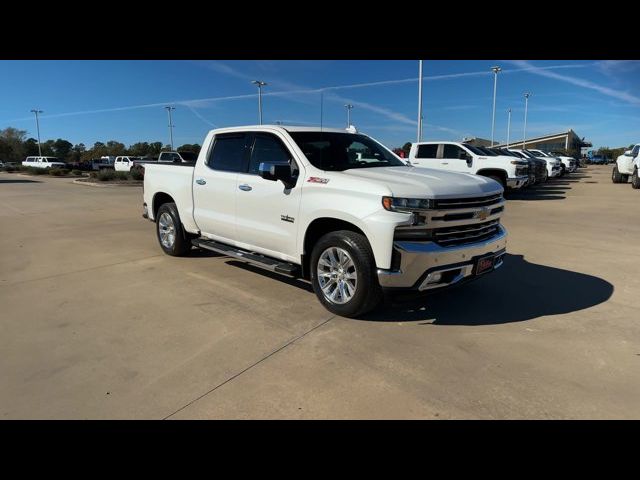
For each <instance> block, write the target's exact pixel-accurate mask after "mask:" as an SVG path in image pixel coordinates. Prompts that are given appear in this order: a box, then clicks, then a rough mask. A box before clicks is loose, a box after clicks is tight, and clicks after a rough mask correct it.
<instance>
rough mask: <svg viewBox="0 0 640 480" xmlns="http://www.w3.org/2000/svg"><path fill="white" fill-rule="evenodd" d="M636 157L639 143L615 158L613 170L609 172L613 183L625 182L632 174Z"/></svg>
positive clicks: (639, 146) (638, 151)
mask: <svg viewBox="0 0 640 480" xmlns="http://www.w3.org/2000/svg"><path fill="white" fill-rule="evenodd" d="M638 157H640V143H638V144H636V145H634V146H633V148H632V149H631V150H627V151H626V152H624V153H623V154H622V155H620V156H619V157H618V158H616V163H615V165H614V166H613V172H611V180H612V181H613V183H627V181H628V180H629V177H630V176H632V175H633V171H634V168H636V165H637V162H636V161H635V160H636V159H637V158H638ZM634 188H637V187H634Z"/></svg>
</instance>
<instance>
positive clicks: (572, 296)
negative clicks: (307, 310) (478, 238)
mask: <svg viewBox="0 0 640 480" xmlns="http://www.w3.org/2000/svg"><path fill="white" fill-rule="evenodd" d="M613 290H614V288H613V285H612V284H611V283H609V282H607V281H605V280H603V279H601V278H598V277H594V276H592V275H586V274H583V273H577V272H572V271H569V270H563V269H560V268H555V267H548V266H545V265H538V264H535V263H530V262H527V261H526V260H525V259H524V257H523V256H522V255H511V254H507V255H506V256H505V261H504V265H503V266H502V267H501V268H500V269H499V270H496V271H495V272H494V273H492V274H490V275H487V276H486V277H484V278H481V279H478V280H477V281H475V282H471V283H468V284H466V285H461V286H460V288H454V289H450V290H447V291H443V292H441V293H433V294H430V295H427V296H424V295H422V296H420V297H416V296H414V298H412V299H411V298H410V299H404V300H402V299H395V300H392V301H391V303H390V304H387V305H386V306H385V307H383V308H381V309H379V310H377V311H374V312H372V313H370V314H369V315H366V316H363V317H362V318H360V320H364V321H382V322H419V324H420V325H427V324H428V325H468V326H477V325H498V324H503V323H513V322H522V321H525V320H531V319H534V318H538V317H542V316H545V315H558V314H563V313H569V312H575V311H578V310H584V309H586V308H590V307H593V306H594V305H598V304H600V303H603V302H605V301H607V300H608V299H609V298H610V297H611V294H612V293H613ZM420 321H422V322H420Z"/></svg>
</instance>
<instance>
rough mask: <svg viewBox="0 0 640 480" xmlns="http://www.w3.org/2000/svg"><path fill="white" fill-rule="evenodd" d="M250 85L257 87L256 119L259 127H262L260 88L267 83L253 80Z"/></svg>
mask: <svg viewBox="0 0 640 480" xmlns="http://www.w3.org/2000/svg"><path fill="white" fill-rule="evenodd" d="M251 83H253V84H254V85H257V86H258V118H259V120H260V125H262V87H264V86H266V85H267V83H266V82H263V81H261V80H254V81H252V82H251Z"/></svg>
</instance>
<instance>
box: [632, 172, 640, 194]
mask: <svg viewBox="0 0 640 480" xmlns="http://www.w3.org/2000/svg"><path fill="white" fill-rule="evenodd" d="M631 188H635V189H638V188H640V177H638V167H636V168H634V169H633V174H632V175H631Z"/></svg>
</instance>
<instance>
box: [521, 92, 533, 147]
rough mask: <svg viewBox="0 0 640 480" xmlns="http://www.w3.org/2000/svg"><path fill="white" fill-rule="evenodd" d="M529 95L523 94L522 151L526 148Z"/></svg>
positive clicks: (527, 93)
mask: <svg viewBox="0 0 640 480" xmlns="http://www.w3.org/2000/svg"><path fill="white" fill-rule="evenodd" d="M530 96H531V93H529V92H525V94H524V133H523V135H522V149H523V150H524V149H525V148H527V109H528V108H529V97H530Z"/></svg>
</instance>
